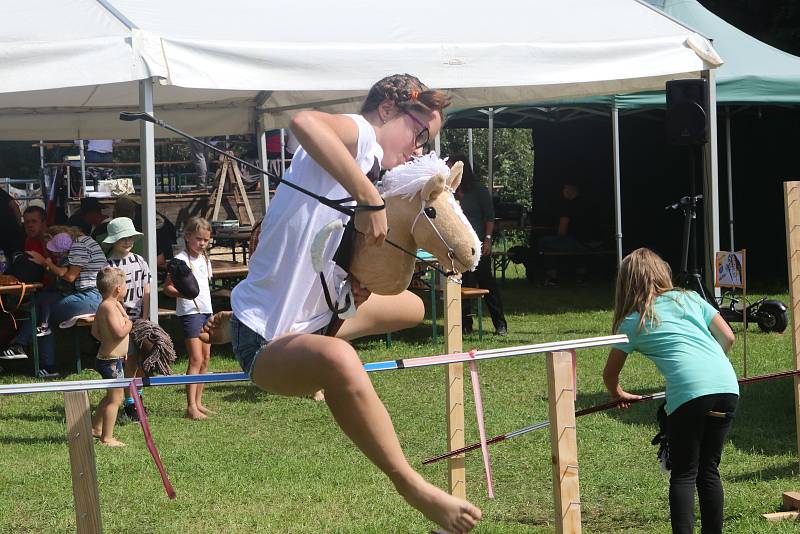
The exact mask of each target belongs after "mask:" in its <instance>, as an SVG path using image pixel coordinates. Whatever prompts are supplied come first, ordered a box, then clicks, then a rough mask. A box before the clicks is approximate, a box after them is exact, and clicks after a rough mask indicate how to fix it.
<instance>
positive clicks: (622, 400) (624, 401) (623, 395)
mask: <svg viewBox="0 0 800 534" xmlns="http://www.w3.org/2000/svg"><path fill="white" fill-rule="evenodd" d="M641 398H642V396H641V395H634V394H633V393H628V392H627V391H624V390H623V389H622V388H620V390H619V391H618V392H617V395H616V396H615V397H614V400H617V401H619V407H620V408H628V407H629V406H630V405H631V402H635V401H638V400H641Z"/></svg>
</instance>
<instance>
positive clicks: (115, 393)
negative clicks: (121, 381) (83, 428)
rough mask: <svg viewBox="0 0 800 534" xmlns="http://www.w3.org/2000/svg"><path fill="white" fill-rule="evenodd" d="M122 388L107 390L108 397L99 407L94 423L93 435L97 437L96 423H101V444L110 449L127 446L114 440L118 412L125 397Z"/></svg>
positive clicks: (104, 398)
mask: <svg viewBox="0 0 800 534" xmlns="http://www.w3.org/2000/svg"><path fill="white" fill-rule="evenodd" d="M124 395H125V394H124V392H123V390H122V388H113V389H107V390H106V396H105V397H103V400H101V401H100V404H98V405H97V413H96V414H95V418H94V420H93V421H92V434H93V435H95V436H96V435H97V434H96V433H95V431H96V430H97V427H96V426H95V424H96V422H99V423H100V429H99V430H100V435H99V436H98V437H99V438H100V443H102V444H103V445H108V446H109V447H124V446H125V444H124V443H122V442H121V441H119V440H117V439H115V438H114V425H115V424H116V422H117V412H118V411H119V407H120V405H121V404H122V398H123V396H124Z"/></svg>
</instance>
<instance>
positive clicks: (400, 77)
mask: <svg viewBox="0 0 800 534" xmlns="http://www.w3.org/2000/svg"><path fill="white" fill-rule="evenodd" d="M385 100H391V101H392V102H394V103H395V105H397V106H398V107H403V108H406V109H416V110H419V111H427V112H429V113H430V112H434V111H438V112H439V114H440V115H443V113H442V110H444V108H446V107H447V106H449V105H450V97H449V96H448V95H447V93H445V92H444V91H439V90H437V89H429V88H428V86H427V85H425V84H424V83H422V82H421V81H419V78H417V77H416V76H412V75H410V74H392V75H391V76H387V77H385V78H383V79H382V80H380V81H378V82H377V83H375V85H373V86H372V88H370V90H369V93H368V94H367V98H366V99H365V100H364V103H363V104H362V105H361V114H362V115H363V114H366V113H369V112H370V111H375V110H376V109H378V106H380V105H381V103H382V102H383V101H385ZM442 118H444V117H442Z"/></svg>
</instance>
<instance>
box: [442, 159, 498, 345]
mask: <svg viewBox="0 0 800 534" xmlns="http://www.w3.org/2000/svg"><path fill="white" fill-rule="evenodd" d="M457 161H461V162H462V163H463V164H464V173H463V174H462V175H461V185H460V186H459V187H458V189H457V190H456V199H457V200H458V202H459V204H461V210H462V211H463V212H464V215H465V216H466V217H467V220H468V221H469V223H470V224H471V225H472V229H473V230H475V233H476V234H477V235H478V237H479V238H481V241H482V245H481V258H480V261H479V262H478V267H477V269H475V271H474V272H472V271H467V272H465V273H463V274H462V279H461V283H462V285H463V286H464V287H480V288H482V289H488V290H489V294H488V295H486V307H487V308H489V314H490V315H491V316H492V323H493V324H494V329H495V333H496V334H497V335H500V336H505V335H506V334H507V333H508V323H507V322H506V316H505V314H504V313H503V300H502V299H501V298H500V291H499V289H498V288H497V284H496V283H495V281H494V277H493V276H492V231H493V230H494V205H493V204H492V195H491V194H490V193H489V190H488V189H487V188H486V187H485V186H484V185H483V184H482V183H480V181H478V179H477V178H476V177H475V175H474V173H473V172H472V167H470V164H469V160H468V159H467V158H466V156H464V155H461V154H459V155H456V156H454V157H451V158H449V159H448V161H447V163H448V164H449V165H451V166H452V164H453V163H455V162H457ZM461 324H462V327H463V329H464V332H465V333H470V332H472V302H470V301H465V302H463V303H462V305H461Z"/></svg>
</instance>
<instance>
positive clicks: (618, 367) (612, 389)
mask: <svg viewBox="0 0 800 534" xmlns="http://www.w3.org/2000/svg"><path fill="white" fill-rule="evenodd" d="M627 358H628V355H627V354H626V353H625V352H624V351H621V350H619V349H611V351H610V352H609V353H608V360H606V366H605V368H604V369H603V383H604V384H605V385H606V389H608V392H609V393H610V394H611V398H613V399H620V400H622V401H626V400H627V401H630V400H638V399H640V398H641V396H640V395H633V394H631V393H628V392H627V391H625V390H624V389H622V386H620V385H619V373H620V372H621V371H622V368H623V367H624V366H625V361H626V360H627ZM622 407H623V408H627V407H628V405H627V404H626V403H623V404H622Z"/></svg>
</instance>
